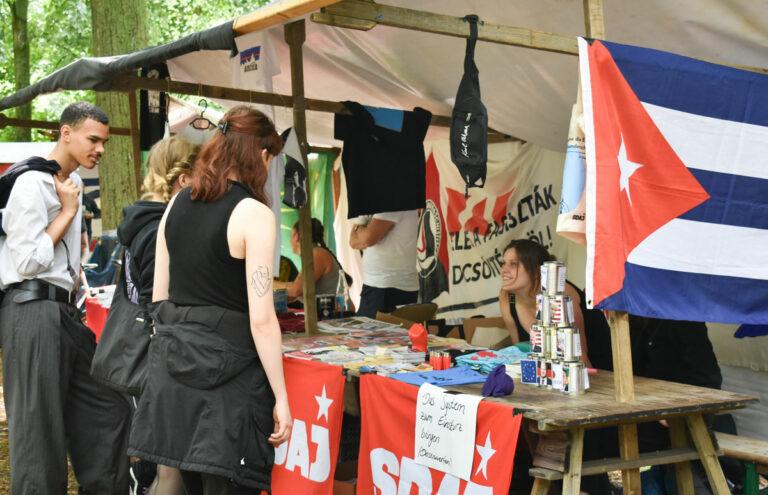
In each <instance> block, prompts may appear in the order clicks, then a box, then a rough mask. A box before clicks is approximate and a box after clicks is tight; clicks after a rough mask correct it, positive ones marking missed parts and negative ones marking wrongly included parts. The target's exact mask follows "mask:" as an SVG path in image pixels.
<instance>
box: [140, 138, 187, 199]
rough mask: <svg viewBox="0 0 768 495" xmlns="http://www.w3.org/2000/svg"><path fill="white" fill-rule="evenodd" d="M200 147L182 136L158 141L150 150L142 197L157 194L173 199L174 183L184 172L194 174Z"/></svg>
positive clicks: (149, 197)
mask: <svg viewBox="0 0 768 495" xmlns="http://www.w3.org/2000/svg"><path fill="white" fill-rule="evenodd" d="M199 149H200V147H199V146H197V145H195V144H192V143H190V142H189V141H187V140H186V139H184V138H182V137H180V136H173V137H170V138H166V139H163V140H161V141H158V142H157V143H155V144H154V146H152V148H151V149H150V150H149V156H148V157H147V175H146V177H144V184H143V185H142V188H141V189H142V191H143V194H142V195H141V199H152V198H153V197H155V195H160V196H162V197H163V201H164V202H166V203H167V202H168V201H170V200H171V192H172V191H173V184H174V182H176V180H177V179H178V178H179V177H180V176H181V175H182V174H189V175H191V174H192V165H193V164H194V163H195V158H196V157H197V152H198V151H199Z"/></svg>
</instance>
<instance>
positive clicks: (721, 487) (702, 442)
mask: <svg viewBox="0 0 768 495" xmlns="http://www.w3.org/2000/svg"><path fill="white" fill-rule="evenodd" d="M685 421H686V422H687V423H688V430H689V431H690V432H691V438H692V439H693V444H694V445H695V446H696V450H697V451H698V452H699V459H700V460H701V464H702V465H703V466H704V471H706V472H707V479H708V480H709V486H710V487H711V488H712V491H713V492H714V493H715V494H716V495H728V494H729V493H730V490H729V489H728V484H727V483H726V481H725V476H724V475H723V468H721V467H720V462H719V461H718V460H717V452H716V451H715V447H714V444H713V443H712V437H711V436H710V435H709V429H707V425H706V423H704V418H703V417H702V416H701V415H700V414H697V415H693V416H686V417H685Z"/></svg>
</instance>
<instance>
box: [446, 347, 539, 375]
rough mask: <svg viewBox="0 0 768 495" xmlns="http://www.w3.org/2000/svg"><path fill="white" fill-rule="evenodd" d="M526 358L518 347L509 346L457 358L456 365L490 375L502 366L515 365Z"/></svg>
mask: <svg viewBox="0 0 768 495" xmlns="http://www.w3.org/2000/svg"><path fill="white" fill-rule="evenodd" d="M525 357H526V353H524V352H523V351H521V350H520V349H518V348H517V347H516V346H509V347H505V348H504V349H499V350H496V351H480V352H475V353H474V354H467V355H464V356H459V357H457V358H456V363H457V364H460V365H462V366H469V367H470V368H472V369H474V370H477V371H480V372H482V373H490V372H491V371H493V369H494V368H495V367H496V366H498V365H500V364H514V363H517V362H518V361H520V360H522V359H523V358H525Z"/></svg>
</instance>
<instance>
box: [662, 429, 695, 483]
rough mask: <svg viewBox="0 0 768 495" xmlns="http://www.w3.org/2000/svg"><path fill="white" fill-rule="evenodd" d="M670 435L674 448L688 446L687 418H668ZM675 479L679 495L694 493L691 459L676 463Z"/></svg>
mask: <svg viewBox="0 0 768 495" xmlns="http://www.w3.org/2000/svg"><path fill="white" fill-rule="evenodd" d="M667 422H669V437H670V443H671V446H672V448H673V449H677V448H683V447H688V446H689V442H688V435H687V434H686V431H687V430H686V427H685V420H684V419H682V418H672V419H668V420H667ZM675 481H676V482H677V493H678V495H693V474H692V473H691V463H690V461H684V462H678V463H677V464H675Z"/></svg>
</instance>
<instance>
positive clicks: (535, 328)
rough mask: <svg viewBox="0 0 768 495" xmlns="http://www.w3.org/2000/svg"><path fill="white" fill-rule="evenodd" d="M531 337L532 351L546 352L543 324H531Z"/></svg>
mask: <svg viewBox="0 0 768 495" xmlns="http://www.w3.org/2000/svg"><path fill="white" fill-rule="evenodd" d="M528 335H530V337H531V352H532V353H534V354H539V355H540V354H542V353H543V352H544V343H543V339H542V326H541V325H538V324H536V323H534V324H533V325H531V331H530V332H528Z"/></svg>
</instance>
